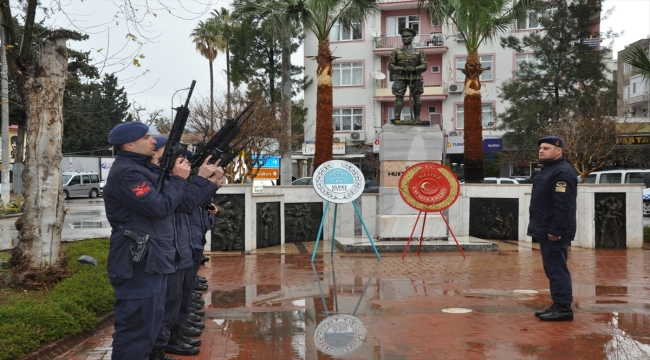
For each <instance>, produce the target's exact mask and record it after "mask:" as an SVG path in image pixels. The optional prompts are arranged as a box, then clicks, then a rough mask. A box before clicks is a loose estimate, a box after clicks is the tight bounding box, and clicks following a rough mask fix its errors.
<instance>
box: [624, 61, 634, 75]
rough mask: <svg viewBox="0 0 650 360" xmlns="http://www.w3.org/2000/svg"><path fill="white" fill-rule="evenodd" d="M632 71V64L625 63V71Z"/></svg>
mask: <svg viewBox="0 0 650 360" xmlns="http://www.w3.org/2000/svg"><path fill="white" fill-rule="evenodd" d="M631 71H632V65H630V64H628V63H623V73H625V74H627V73H629V72H631Z"/></svg>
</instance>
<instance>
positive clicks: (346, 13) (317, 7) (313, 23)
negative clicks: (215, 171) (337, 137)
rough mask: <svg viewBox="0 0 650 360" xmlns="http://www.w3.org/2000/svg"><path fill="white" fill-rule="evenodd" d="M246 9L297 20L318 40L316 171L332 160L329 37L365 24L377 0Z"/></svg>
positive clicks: (319, 0) (289, 0)
mask: <svg viewBox="0 0 650 360" xmlns="http://www.w3.org/2000/svg"><path fill="white" fill-rule="evenodd" d="M242 2H243V3H246V4H247V6H250V8H251V9H256V10H254V11H256V12H259V13H265V12H266V13H269V12H270V13H274V14H278V16H281V17H284V18H285V19H287V20H288V19H297V20H298V21H299V22H300V23H301V24H302V26H303V27H304V28H306V29H308V30H309V31H311V32H312V33H313V34H314V36H315V37H316V39H317V41H318V54H317V55H316V56H311V57H310V58H312V59H314V60H316V63H317V64H318V67H317V69H316V78H317V79H318V89H317V91H316V104H317V105H316V153H315V154H314V168H317V167H318V166H320V165H321V164H322V163H324V162H326V161H329V160H331V159H332V142H333V140H334V129H333V128H332V110H333V103H332V61H333V60H334V57H332V50H331V49H330V43H329V37H330V31H331V30H332V27H333V26H334V24H336V23H340V24H341V26H343V27H346V28H351V27H352V26H354V25H356V24H359V23H361V22H363V20H364V19H365V18H366V17H367V16H368V15H371V14H373V13H374V12H376V11H377V9H378V8H377V5H376V3H375V0H282V1H270V2H267V3H263V4H256V3H254V2H253V1H252V0H243V1H242Z"/></svg>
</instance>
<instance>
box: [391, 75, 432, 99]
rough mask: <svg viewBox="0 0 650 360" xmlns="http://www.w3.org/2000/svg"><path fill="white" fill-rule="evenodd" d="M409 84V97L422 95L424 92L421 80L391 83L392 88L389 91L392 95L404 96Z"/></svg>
mask: <svg viewBox="0 0 650 360" xmlns="http://www.w3.org/2000/svg"><path fill="white" fill-rule="evenodd" d="M409 83H411V84H412V86H411V94H410V95H412V96H417V95H422V93H423V92H424V82H423V81H422V79H414V80H395V81H394V82H393V87H392V88H391V90H392V91H393V95H395V96H404V95H405V94H406V88H407V87H408V86H409Z"/></svg>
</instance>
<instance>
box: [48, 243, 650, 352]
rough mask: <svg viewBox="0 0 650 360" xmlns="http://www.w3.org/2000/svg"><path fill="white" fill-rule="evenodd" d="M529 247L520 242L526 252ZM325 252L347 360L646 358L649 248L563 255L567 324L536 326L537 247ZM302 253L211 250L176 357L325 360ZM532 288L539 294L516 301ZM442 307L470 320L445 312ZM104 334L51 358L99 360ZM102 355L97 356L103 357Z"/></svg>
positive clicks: (316, 301)
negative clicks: (200, 299)
mask: <svg viewBox="0 0 650 360" xmlns="http://www.w3.org/2000/svg"><path fill="white" fill-rule="evenodd" d="M528 247H529V245H528ZM512 249H513V250H500V251H497V252H469V253H468V254H467V259H465V260H463V258H462V256H461V255H460V254H458V253H426V254H423V255H422V256H420V257H417V256H416V255H413V254H409V255H408V256H407V257H406V258H405V259H404V260H401V254H397V253H395V254H392V253H384V254H382V260H380V261H378V260H377V259H376V258H375V257H374V254H346V253H336V254H335V255H334V259H333V260H334V270H335V276H336V279H335V281H336V300H337V302H336V304H335V301H334V300H335V296H334V291H333V289H334V286H333V279H332V265H331V260H330V257H329V254H326V255H324V256H323V257H318V258H317V260H316V264H315V267H316V270H317V273H318V279H319V281H320V282H321V285H322V288H323V290H324V298H325V303H326V305H325V306H327V309H328V310H327V311H328V312H329V313H330V315H332V314H334V313H335V312H334V311H333V310H334V308H335V306H337V309H338V313H340V314H352V313H353V311H354V309H355V307H356V305H357V303H358V301H359V298H360V296H361V293H362V292H363V289H364V286H365V285H366V283H367V281H368V278H370V277H372V280H371V281H370V285H369V286H368V289H367V291H366V292H365V293H364V295H363V299H362V301H361V303H360V306H359V309H358V311H357V313H356V317H357V318H359V319H360V320H361V321H362V322H363V324H364V326H365V328H366V330H367V334H366V338H365V341H364V342H363V344H362V345H361V347H360V348H358V349H356V350H355V351H353V352H352V353H350V354H347V355H345V356H342V358H346V359H427V360H429V359H608V358H616V359H649V358H650V286H649V285H648V280H649V279H650V251H647V250H627V251H623V250H599V251H593V250H582V249H572V250H571V252H570V258H569V267H570V269H571V273H572V279H573V283H574V298H575V303H574V308H575V320H574V321H572V322H543V321H540V320H539V319H537V318H535V316H534V315H533V312H534V311H535V310H536V309H542V308H544V307H546V306H547V305H548V304H549V302H550V298H549V294H548V282H547V280H546V278H545V276H544V273H543V270H542V264H541V259H540V255H539V252H538V251H536V250H532V251H531V250H530V249H527V248H526V247H524V246H522V247H520V248H516V247H512ZM310 257H311V254H264V255H229V256H220V255H212V256H211V260H210V261H209V262H208V263H207V264H206V266H204V267H202V270H201V273H202V275H204V276H206V277H207V278H208V284H209V290H208V291H207V292H204V299H205V301H206V306H205V311H206V317H205V319H204V322H205V324H206V329H205V330H204V331H203V335H202V336H201V341H202V342H203V344H202V345H201V347H200V349H201V353H200V354H199V355H196V356H186V357H183V356H175V357H177V358H179V359H194V360H199V359H201V360H203V359H235V358H239V359H329V358H332V357H331V356H329V355H326V354H324V353H322V352H320V351H319V350H318V349H317V348H316V346H315V343H314V341H313V338H312V336H313V334H314V331H315V329H316V327H317V326H318V324H319V323H321V321H323V320H324V319H325V318H326V315H325V307H324V305H323V300H322V299H321V295H320V293H319V291H318V286H317V280H316V277H315V276H314V272H313V270H312V266H311V263H310V262H309V260H310ZM517 289H532V290H537V291H539V293H537V294H532V295H526V294H516V293H513V290H517ZM450 307H460V308H468V309H471V310H473V312H471V313H469V314H447V313H443V312H442V310H443V309H445V308H450ZM111 333H112V329H111V328H109V329H106V330H104V331H101V332H99V333H98V334H97V336H95V337H94V338H92V339H89V340H87V341H86V342H85V343H83V344H81V345H80V346H78V347H77V348H75V349H73V350H72V351H70V352H69V353H67V354H65V355H64V356H62V357H59V358H60V359H75V360H76V359H79V360H81V359H83V360H89V359H101V358H104V359H107V358H109V356H110V350H109V348H110V339H111V338H110V336H111ZM104 356H105V357H104Z"/></svg>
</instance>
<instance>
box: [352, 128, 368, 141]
mask: <svg viewBox="0 0 650 360" xmlns="http://www.w3.org/2000/svg"><path fill="white" fill-rule="evenodd" d="M350 140H352V141H365V140H366V133H365V131H363V130H352V131H351V132H350Z"/></svg>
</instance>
